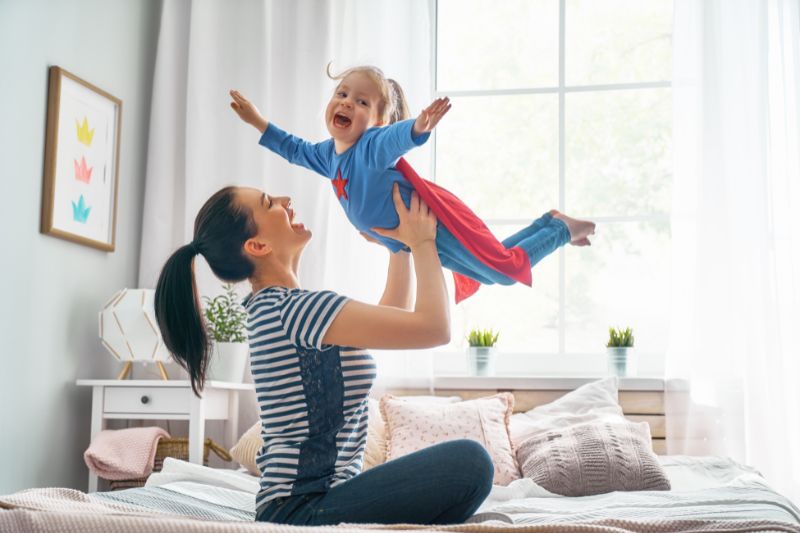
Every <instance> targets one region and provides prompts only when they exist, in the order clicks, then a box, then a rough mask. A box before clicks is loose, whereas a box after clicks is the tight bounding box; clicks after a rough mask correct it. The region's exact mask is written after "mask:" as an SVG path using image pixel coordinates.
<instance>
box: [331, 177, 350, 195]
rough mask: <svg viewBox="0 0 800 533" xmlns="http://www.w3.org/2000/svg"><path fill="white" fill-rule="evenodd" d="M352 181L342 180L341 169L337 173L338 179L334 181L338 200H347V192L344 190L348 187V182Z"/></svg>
mask: <svg viewBox="0 0 800 533" xmlns="http://www.w3.org/2000/svg"><path fill="white" fill-rule="evenodd" d="M348 181H350V180H346V179H343V178H342V171H341V169H339V170H337V171H336V179H335V180H333V181H332V183H333V186H334V187H336V198H341V197H342V196H344V199H345V200H347V199H348V198H347V191H345V190H344V188H345V187H347V182H348Z"/></svg>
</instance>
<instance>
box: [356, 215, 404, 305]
mask: <svg viewBox="0 0 800 533" xmlns="http://www.w3.org/2000/svg"><path fill="white" fill-rule="evenodd" d="M361 236H362V237H364V239H366V240H367V241H369V242H374V243H375V244H378V245H380V246H381V247H382V248H383V247H384V246H383V244H382V243H381V242H380V241H379V240H377V239H375V238H374V237H372V236H371V235H370V234H369V233H366V232H363V231H362V232H361ZM412 283H413V276H412V275H411V255H410V254H409V253H408V252H406V251H405V250H400V251H399V252H396V253H392V252H389V271H388V272H387V273H386V287H385V288H384V289H383V296H381V301H380V302H378V305H388V306H391V307H399V308H400V309H411V304H412V302H413V300H412V298H411V289H412Z"/></svg>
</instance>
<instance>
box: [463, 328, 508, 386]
mask: <svg viewBox="0 0 800 533" xmlns="http://www.w3.org/2000/svg"><path fill="white" fill-rule="evenodd" d="M498 338H500V333H499V332H497V333H495V332H494V330H492V329H472V330H470V332H469V335H467V342H469V348H467V362H468V363H469V371H470V373H471V374H472V375H473V376H493V375H494V371H495V363H496V361H497V347H496V346H495V344H497V339H498Z"/></svg>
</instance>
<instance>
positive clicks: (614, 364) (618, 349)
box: [606, 328, 636, 377]
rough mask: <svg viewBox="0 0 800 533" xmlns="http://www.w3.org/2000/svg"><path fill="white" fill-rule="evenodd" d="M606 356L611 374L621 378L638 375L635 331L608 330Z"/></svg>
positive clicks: (628, 329)
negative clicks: (634, 339) (634, 348)
mask: <svg viewBox="0 0 800 533" xmlns="http://www.w3.org/2000/svg"><path fill="white" fill-rule="evenodd" d="M606 354H607V358H608V373H609V374H611V375H614V376H620V377H624V376H635V375H636V357H635V354H634V352H633V330H632V329H631V328H625V329H622V328H608V343H607V344H606Z"/></svg>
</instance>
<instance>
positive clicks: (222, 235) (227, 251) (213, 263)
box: [155, 187, 257, 397]
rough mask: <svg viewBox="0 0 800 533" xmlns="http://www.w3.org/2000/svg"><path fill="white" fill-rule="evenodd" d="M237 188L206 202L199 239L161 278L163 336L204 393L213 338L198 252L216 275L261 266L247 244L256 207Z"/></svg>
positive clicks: (240, 276)
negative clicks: (198, 276)
mask: <svg viewBox="0 0 800 533" xmlns="http://www.w3.org/2000/svg"><path fill="white" fill-rule="evenodd" d="M235 193H236V188H235V187H225V188H223V189H221V190H219V191H217V192H216V193H214V195H212V196H211V198H209V199H208V200H207V201H206V203H205V204H203V207H201V208H200V211H199V212H198V213H197V217H196V218H195V221H194V240H193V241H192V242H191V243H190V244H187V245H184V246H181V247H180V248H178V249H177V250H176V251H175V252H174V253H173V254H172V255H171V256H170V257H169V259H167V262H166V263H165V264H164V267H163V268H162V269H161V274H160V275H159V277H158V283H157V284H156V294H155V311H156V322H158V327H159V329H160V330H161V337H162V338H163V339H164V345H165V346H166V347H167V350H169V351H170V352H171V353H172V357H173V359H174V360H175V362H177V363H178V364H179V365H180V366H181V367H183V368H184V369H185V370H186V372H188V373H189V379H190V380H191V383H192V391H194V393H195V395H197V396H198V397H199V396H200V392H201V391H202V390H203V386H204V385H205V381H206V370H207V369H208V360H209V356H210V353H209V352H210V342H209V338H208V334H207V333H206V327H205V324H204V323H203V317H202V314H201V306H200V301H199V298H198V297H197V287H196V284H195V279H194V268H193V262H194V257H195V256H196V255H197V254H203V256H204V257H205V259H206V261H207V262H208V266H209V267H211V271H212V272H213V273H214V275H216V276H217V277H218V278H219V279H221V280H222V281H226V282H230V283H238V282H240V281H243V280H245V279H248V278H249V277H251V276H252V274H253V271H254V268H255V267H254V266H253V263H252V262H251V261H250V260H249V259H248V258H247V257H246V256H245V255H244V251H243V249H242V248H243V246H244V243H245V241H246V240H247V239H249V238H251V237H253V236H255V235H256V233H257V227H256V225H255V221H254V220H253V217H252V213H251V212H250V210H249V209H247V208H246V207H243V206H241V205H239V204H238V203H237V202H236V197H235Z"/></svg>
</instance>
